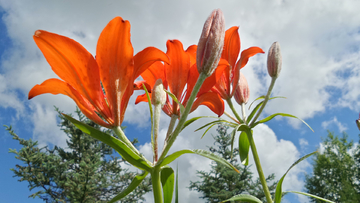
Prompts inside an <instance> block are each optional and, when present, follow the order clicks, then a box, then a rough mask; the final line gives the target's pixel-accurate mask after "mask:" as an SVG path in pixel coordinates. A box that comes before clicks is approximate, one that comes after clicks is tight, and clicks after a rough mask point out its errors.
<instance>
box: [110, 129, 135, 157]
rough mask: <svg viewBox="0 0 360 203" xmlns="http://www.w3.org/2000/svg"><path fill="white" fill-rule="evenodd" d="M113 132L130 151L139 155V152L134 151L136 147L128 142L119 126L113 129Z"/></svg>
mask: <svg viewBox="0 0 360 203" xmlns="http://www.w3.org/2000/svg"><path fill="white" fill-rule="evenodd" d="M113 131H114V132H115V134H116V135H117V136H118V137H119V139H120V140H121V141H123V142H124V143H125V144H126V145H127V146H128V147H130V149H132V150H133V151H134V152H135V153H137V154H138V155H140V153H139V151H138V150H137V149H136V147H135V146H134V145H133V144H132V143H131V142H130V140H129V139H128V138H127V137H126V135H125V133H124V131H122V129H121V127H120V126H117V127H114V128H113Z"/></svg>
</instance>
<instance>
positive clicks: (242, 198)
mask: <svg viewBox="0 0 360 203" xmlns="http://www.w3.org/2000/svg"><path fill="white" fill-rule="evenodd" d="M230 201H240V202H251V203H262V201H261V200H259V199H258V198H257V197H254V196H252V195H248V194H240V195H235V196H233V197H231V198H230V199H227V200H225V201H223V202H230Z"/></svg>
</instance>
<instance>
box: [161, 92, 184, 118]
mask: <svg viewBox="0 0 360 203" xmlns="http://www.w3.org/2000/svg"><path fill="white" fill-rule="evenodd" d="M164 91H165V92H166V93H167V94H168V95H169V96H170V97H171V98H172V99H173V101H174V102H176V103H177V104H179V106H180V115H182V114H183V112H184V110H185V108H184V106H183V105H182V103H181V102H179V100H178V99H177V98H176V96H175V95H174V94H173V93H171V92H170V91H168V90H166V89H164Z"/></svg>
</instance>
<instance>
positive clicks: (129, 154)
mask: <svg viewBox="0 0 360 203" xmlns="http://www.w3.org/2000/svg"><path fill="white" fill-rule="evenodd" d="M63 115H64V116H65V117H66V118H67V119H68V120H69V121H70V122H72V123H73V124H74V125H75V126H76V127H78V128H79V129H80V130H81V131H83V132H84V133H86V134H89V135H90V136H91V137H93V138H95V139H98V140H100V141H102V142H103V143H105V144H107V145H109V146H110V147H112V148H113V149H115V150H116V151H117V152H118V153H119V154H120V155H121V156H122V158H123V159H125V160H126V161H128V162H129V163H130V164H132V165H134V166H135V167H137V168H139V169H141V170H146V171H150V170H151V166H150V165H149V164H148V163H147V161H146V160H144V159H143V158H142V157H140V155H138V154H137V153H135V152H134V151H133V150H132V149H130V148H129V147H128V146H127V145H126V144H125V143H124V142H122V141H121V140H119V139H116V138H115V137H113V136H111V135H108V134H106V133H104V132H101V131H99V130H97V129H95V128H93V127H91V126H89V125H87V124H85V123H82V122H80V121H78V120H76V119H74V118H72V117H71V116H68V115H66V114H63Z"/></svg>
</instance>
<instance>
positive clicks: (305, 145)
mask: <svg viewBox="0 0 360 203" xmlns="http://www.w3.org/2000/svg"><path fill="white" fill-rule="evenodd" d="M299 144H300V147H301V149H305V148H306V147H307V146H308V145H309V142H308V141H307V140H305V139H304V138H300V139H299Z"/></svg>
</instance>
